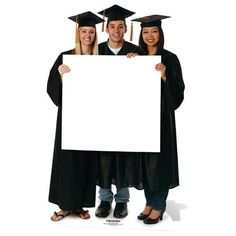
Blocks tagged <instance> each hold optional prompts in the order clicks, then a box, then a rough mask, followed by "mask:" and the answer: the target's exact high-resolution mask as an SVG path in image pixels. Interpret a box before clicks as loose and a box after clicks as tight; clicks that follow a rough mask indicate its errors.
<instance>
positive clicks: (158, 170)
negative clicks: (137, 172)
mask: <svg viewBox="0 0 236 236" xmlns="http://www.w3.org/2000/svg"><path fill="white" fill-rule="evenodd" d="M165 18H168V17H166V16H160V15H152V16H147V17H142V18H138V19H134V20H133V21H138V22H141V32H140V37H139V48H140V49H141V51H142V53H143V55H160V56H161V63H159V64H157V65H156V66H155V68H156V70H157V71H160V73H161V151H160V153H144V154H143V170H144V171H143V173H144V175H143V184H144V193H145V198H146V205H145V208H144V210H143V212H142V213H140V215H139V216H138V219H139V220H143V222H144V223H145V224H156V223H158V221H159V220H162V216H163V214H164V212H165V209H166V199H167V196H168V191H169V189H171V188H174V187H176V186H178V185H179V175H178V157H177V144H176V128H175V110H176V109H177V108H178V107H179V106H180V104H181V103H182V101H183V99H184V87H185V86H184V82H183V78H182V71H181V66H180V62H179V60H178V58H177V56H176V55H175V54H174V53H172V52H170V51H167V50H166V49H164V34H163V31H162V28H161V20H162V19H165Z"/></svg>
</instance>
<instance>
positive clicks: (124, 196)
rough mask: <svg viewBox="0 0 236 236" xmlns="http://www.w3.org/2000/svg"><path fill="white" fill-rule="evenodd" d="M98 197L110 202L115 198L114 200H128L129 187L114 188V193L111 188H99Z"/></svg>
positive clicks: (117, 201)
mask: <svg viewBox="0 0 236 236" xmlns="http://www.w3.org/2000/svg"><path fill="white" fill-rule="evenodd" d="M98 197H99V199H100V200H101V201H106V202H110V203H112V201H113V199H114V198H115V202H116V203H119V202H128V201H129V189H128V188H118V189H116V194H115V195H114V194H113V192H112V190H111V188H99V196H98Z"/></svg>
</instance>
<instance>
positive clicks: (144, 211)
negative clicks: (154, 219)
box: [142, 206, 152, 215]
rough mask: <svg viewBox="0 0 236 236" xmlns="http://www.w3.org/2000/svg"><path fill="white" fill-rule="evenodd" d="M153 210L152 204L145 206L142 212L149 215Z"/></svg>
mask: <svg viewBox="0 0 236 236" xmlns="http://www.w3.org/2000/svg"><path fill="white" fill-rule="evenodd" d="M151 211H152V207H150V206H145V208H144V210H143V212H142V213H143V214H144V215H149V214H150V212H151Z"/></svg>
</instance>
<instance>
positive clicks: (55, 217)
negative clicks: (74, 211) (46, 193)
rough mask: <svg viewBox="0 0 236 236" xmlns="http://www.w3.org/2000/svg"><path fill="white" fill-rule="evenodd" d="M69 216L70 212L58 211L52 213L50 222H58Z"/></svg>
mask: <svg viewBox="0 0 236 236" xmlns="http://www.w3.org/2000/svg"><path fill="white" fill-rule="evenodd" d="M70 214H71V212H70V211H66V210H60V211H59V212H54V214H53V216H52V217H51V220H52V221H59V220H62V219H63V218H65V217H66V216H68V215H70Z"/></svg>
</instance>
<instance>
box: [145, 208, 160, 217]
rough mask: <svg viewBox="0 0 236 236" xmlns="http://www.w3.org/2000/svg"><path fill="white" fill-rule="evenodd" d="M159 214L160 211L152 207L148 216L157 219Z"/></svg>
mask: <svg viewBox="0 0 236 236" xmlns="http://www.w3.org/2000/svg"><path fill="white" fill-rule="evenodd" d="M160 215H161V211H157V210H154V209H152V211H151V213H150V215H149V216H148V217H149V218H151V219H157V218H158V217H160Z"/></svg>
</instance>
